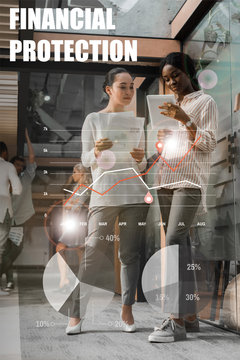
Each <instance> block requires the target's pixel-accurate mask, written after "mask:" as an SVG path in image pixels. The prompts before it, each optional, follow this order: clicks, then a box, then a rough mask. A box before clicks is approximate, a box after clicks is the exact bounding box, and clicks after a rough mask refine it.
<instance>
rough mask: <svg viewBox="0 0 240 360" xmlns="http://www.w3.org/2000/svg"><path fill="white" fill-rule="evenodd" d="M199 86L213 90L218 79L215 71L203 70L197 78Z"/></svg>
mask: <svg viewBox="0 0 240 360" xmlns="http://www.w3.org/2000/svg"><path fill="white" fill-rule="evenodd" d="M198 81H199V84H200V85H201V87H202V88H203V89H207V90H210V89H213V88H214V87H215V86H216V85H217V82H218V77H217V74H216V73H215V71H213V70H209V69H208V70H203V71H201V72H200V74H199V76H198Z"/></svg>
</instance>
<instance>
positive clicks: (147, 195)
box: [144, 192, 153, 204]
mask: <svg viewBox="0 0 240 360" xmlns="http://www.w3.org/2000/svg"><path fill="white" fill-rule="evenodd" d="M144 201H145V203H147V204H151V203H152V202H153V197H152V194H151V193H150V192H148V193H147V194H146V195H145V197H144Z"/></svg>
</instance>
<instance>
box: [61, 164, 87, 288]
mask: <svg viewBox="0 0 240 360" xmlns="http://www.w3.org/2000/svg"><path fill="white" fill-rule="evenodd" d="M91 179H92V178H91V175H90V173H89V172H88V170H87V169H86V168H85V167H84V166H83V165H82V163H78V164H76V165H75V166H74V167H73V173H72V175H71V176H70V178H69V179H68V182H67V185H70V184H71V183H73V184H74V187H73V189H72V191H73V192H75V191H76V190H77V189H78V188H79V186H80V185H82V184H83V185H86V186H89V185H90V184H91ZM84 189H85V188H82V189H81V188H79V192H80V193H81V192H82V191H83V190H84ZM89 201H90V191H89V190H88V191H86V192H85V193H84V194H83V195H81V197H78V196H77V195H76V196H74V197H72V198H71V199H70V200H69V201H68V203H67V204H66V205H65V206H63V207H62V216H60V219H57V224H56V225H57V226H58V228H59V225H60V234H61V236H60V238H59V239H58V243H57V246H56V252H57V253H58V267H59V272H60V283H59V288H60V289H61V290H62V291H63V292H64V291H67V288H68V285H69V280H68V277H67V264H66V261H63V260H62V258H63V259H64V260H66V255H67V251H68V249H69V250H70V251H69V252H68V254H70V253H71V255H72V254H73V256H72V258H74V259H71V260H70V261H74V265H75V266H77V267H78V266H79V263H80V261H81V256H82V253H83V250H84V244H85V238H86V236H87V217H88V208H89ZM60 222H61V224H60ZM71 249H72V250H73V251H71ZM74 255H77V256H74ZM68 261H69V259H68Z"/></svg>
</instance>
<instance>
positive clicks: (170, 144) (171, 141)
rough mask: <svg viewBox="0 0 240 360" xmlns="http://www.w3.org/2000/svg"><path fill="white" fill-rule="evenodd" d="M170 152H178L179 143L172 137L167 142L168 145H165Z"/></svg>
mask: <svg viewBox="0 0 240 360" xmlns="http://www.w3.org/2000/svg"><path fill="white" fill-rule="evenodd" d="M165 145H166V146H167V147H168V148H169V150H172V151H174V150H176V149H177V141H176V139H175V138H174V137H170V138H169V139H168V140H166V144H165Z"/></svg>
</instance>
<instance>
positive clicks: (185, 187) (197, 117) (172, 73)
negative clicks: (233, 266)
mask: <svg viewBox="0 0 240 360" xmlns="http://www.w3.org/2000/svg"><path fill="white" fill-rule="evenodd" d="M160 74H161V76H162V78H163V80H164V82H165V84H166V86H167V87H168V88H169V89H170V90H171V91H172V92H173V93H174V94H175V97H176V101H177V104H176V105H174V104H170V103H165V104H164V106H159V108H160V109H162V112H161V114H163V115H166V116H168V117H171V118H173V119H175V120H176V121H178V126H179V129H178V130H177V131H174V132H173V134H172V139H171V138H170V137H167V138H165V140H164V142H163V151H162V154H161V156H162V158H163V159H164V161H159V173H158V185H159V190H158V198H159V204H160V209H161V215H162V221H163V223H165V234H166V246H170V245H177V246H178V251H179V253H178V254H179V288H178V289H177V291H175V294H171V295H169V299H170V301H169V302H168V304H164V305H165V307H166V309H167V308H168V310H167V312H172V316H171V317H170V318H169V319H167V320H165V321H164V322H163V324H162V325H161V326H160V327H157V328H155V331H154V332H153V333H152V334H151V335H150V336H149V341H151V342H172V341H176V340H182V339H185V338H186V331H187V332H197V331H199V322H198V319H197V317H196V315H195V312H196V307H195V298H194V292H195V286H194V273H193V271H189V270H188V268H187V264H191V263H192V257H191V247H190V239H189V230H190V227H191V225H192V223H193V220H194V217H195V214H196V213H197V210H198V208H199V205H200V204H201V209H202V210H204V211H206V189H207V184H208V178H209V173H210V164H211V153H212V152H213V151H214V149H215V147H216V131H217V107H216V103H215V101H214V100H213V98H212V97H211V96H209V95H207V94H204V92H203V91H202V90H200V88H199V85H198V80H197V77H196V70H195V67H194V62H193V60H192V59H191V58H190V57H189V56H188V55H186V54H184V53H180V52H176V53H171V54H169V55H168V56H167V57H166V58H164V59H163V60H162V63H161V66H160ZM190 149H191V150H190ZM173 261H174V260H173ZM176 261H177V259H176ZM166 290H167V289H166ZM178 291H179V296H178V295H177V292H178ZM190 295H191V296H190Z"/></svg>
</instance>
